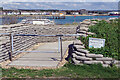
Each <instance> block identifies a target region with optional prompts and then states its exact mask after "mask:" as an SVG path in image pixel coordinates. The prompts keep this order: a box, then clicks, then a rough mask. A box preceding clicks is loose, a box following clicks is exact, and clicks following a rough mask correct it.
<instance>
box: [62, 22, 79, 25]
mask: <svg viewBox="0 0 120 80" xmlns="http://www.w3.org/2000/svg"><path fill="white" fill-rule="evenodd" d="M64 25H78V23H77V22H73V23H72V24H70V23H66V24H64Z"/></svg>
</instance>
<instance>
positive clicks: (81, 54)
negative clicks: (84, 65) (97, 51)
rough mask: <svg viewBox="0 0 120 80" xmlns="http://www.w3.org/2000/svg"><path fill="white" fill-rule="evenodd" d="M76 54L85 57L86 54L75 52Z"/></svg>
mask: <svg viewBox="0 0 120 80" xmlns="http://www.w3.org/2000/svg"><path fill="white" fill-rule="evenodd" d="M74 53H75V54H77V55H78V56H85V54H84V53H81V52H77V51H74Z"/></svg>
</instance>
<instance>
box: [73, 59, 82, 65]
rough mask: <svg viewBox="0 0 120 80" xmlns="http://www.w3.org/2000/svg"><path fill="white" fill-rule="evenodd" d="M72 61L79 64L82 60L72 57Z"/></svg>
mask: <svg viewBox="0 0 120 80" xmlns="http://www.w3.org/2000/svg"><path fill="white" fill-rule="evenodd" d="M72 61H73V62H74V63H75V64H79V63H80V62H81V61H78V60H76V59H75V58H72Z"/></svg>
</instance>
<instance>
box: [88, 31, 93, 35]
mask: <svg viewBox="0 0 120 80" xmlns="http://www.w3.org/2000/svg"><path fill="white" fill-rule="evenodd" d="M87 34H88V35H95V33H92V32H87Z"/></svg>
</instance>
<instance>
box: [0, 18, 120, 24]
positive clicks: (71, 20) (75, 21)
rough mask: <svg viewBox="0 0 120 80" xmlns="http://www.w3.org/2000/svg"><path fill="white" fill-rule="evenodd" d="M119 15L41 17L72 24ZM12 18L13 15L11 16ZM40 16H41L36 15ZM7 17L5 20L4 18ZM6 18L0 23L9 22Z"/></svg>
mask: <svg viewBox="0 0 120 80" xmlns="http://www.w3.org/2000/svg"><path fill="white" fill-rule="evenodd" d="M117 17H119V16H65V18H64V19H63V18H62V19H56V18H55V17H54V18H53V17H49V16H48V17H42V18H43V19H46V18H47V19H49V20H53V21H54V22H55V24H56V25H64V24H73V23H79V22H82V21H83V20H85V19H109V18H117ZM13 18H14V17H13ZM27 18H28V19H31V18H33V17H18V18H16V22H17V23H19V22H21V21H22V20H23V19H27ZM38 18H41V17H38ZM6 19H7V20H6ZM9 20H10V19H8V18H0V25H2V24H5V23H6V22H5V21H7V22H8V23H9Z"/></svg>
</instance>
